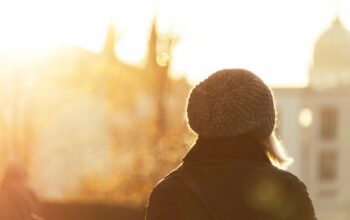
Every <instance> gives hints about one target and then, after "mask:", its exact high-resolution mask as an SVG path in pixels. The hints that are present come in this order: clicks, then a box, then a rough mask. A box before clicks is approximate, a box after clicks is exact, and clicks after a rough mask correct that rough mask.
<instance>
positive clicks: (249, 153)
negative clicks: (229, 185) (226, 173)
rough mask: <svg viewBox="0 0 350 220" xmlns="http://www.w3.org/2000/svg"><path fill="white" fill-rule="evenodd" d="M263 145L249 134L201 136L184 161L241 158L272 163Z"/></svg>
mask: <svg viewBox="0 0 350 220" xmlns="http://www.w3.org/2000/svg"><path fill="white" fill-rule="evenodd" d="M263 148H264V147H263V146H262V145H261V144H260V143H259V142H258V141H256V140H255V139H254V138H252V137H251V136H249V135H240V136H237V137H232V138H205V137H199V138H198V139H197V141H196V143H195V144H194V146H193V147H192V148H191V149H190V151H189V152H188V153H187V155H186V156H185V157H184V158H183V161H184V162H190V163H191V162H201V161H209V160H228V159H241V160H251V161H256V162H264V163H268V164H271V162H270V160H269V158H268V157H267V156H266V154H265V152H264V150H263Z"/></svg>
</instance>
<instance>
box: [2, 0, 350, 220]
mask: <svg viewBox="0 0 350 220" xmlns="http://www.w3.org/2000/svg"><path fill="white" fill-rule="evenodd" d="M349 25H350V1H347V0H308V1H303V0H293V1H291V0H265V1H259V0H231V1H225V0H216V1H213V0H207V1H206V0H177V1H174V0H129V1H121V0H120V1H119V0H98V1H97V0H89V1H82V0H60V1H53V0H46V1H44V0H29V1H28V0H27V1H24V0H12V1H6V0H0V179H1V180H2V182H4V181H5V179H6V178H5V177H6V176H7V173H8V167H11V166H12V167H13V164H14V163H15V164H16V167H17V168H16V169H15V170H17V171H18V167H21V170H23V172H24V171H25V172H26V179H27V183H28V187H29V188H31V189H32V190H33V192H34V193H35V194H36V195H37V196H38V198H39V200H40V201H41V203H42V205H43V215H44V217H46V218H47V219H75V220H79V219H116V220H122V219H128V220H133V219H135V220H136V219H143V216H144V210H145V206H146V203H147V199H148V196H149V193H150V192H151V190H152V188H153V186H154V184H156V183H157V182H158V181H159V179H160V178H162V177H163V176H164V175H165V174H166V173H168V172H170V171H171V170H172V169H174V168H176V167H177V165H179V163H181V160H182V157H183V156H184V155H185V154H186V152H187V151H188V150H189V148H190V147H191V146H192V144H193V143H194V141H195V138H196V136H195V135H194V134H193V133H191V132H190V131H189V129H188V128H187V125H186V119H185V105H186V98H187V95H188V93H189V91H190V89H191V87H192V86H193V85H195V84H196V83H198V82H200V81H201V80H203V79H204V78H206V77H207V76H208V75H209V74H211V73H213V72H214V71H216V70H218V69H222V68H233V67H240V68H247V69H249V70H251V71H253V72H255V73H256V74H258V75H259V76H260V77H261V78H263V79H264V80H265V81H266V82H267V83H268V84H269V85H271V86H272V87H273V90H274V93H275V97H276V101H277V108H278V111H279V121H278V127H277V128H276V132H277V133H278V136H279V137H280V138H281V140H282V142H283V143H284V144H285V145H286V148H287V150H288V152H289V153H290V154H291V156H292V157H294V160H295V162H294V164H293V165H292V166H291V167H290V171H291V172H293V173H294V174H296V175H297V176H298V177H300V178H301V179H302V180H303V181H304V182H305V183H306V185H307V186H308V188H309V193H310V196H311V198H312V199H313V201H314V205H315V208H316V213H317V215H318V217H319V219H321V220H323V219H325V220H326V219H332V220H333V219H339V220H340V219H341V220H345V219H349V220H350V187H348V184H349V183H350V173H349V172H348V171H347V167H348V166H349V165H350V164H349V162H348V158H349V157H350V148H349V145H350V133H349V130H350V125H349V123H348V122H349V121H350V99H349V97H350V32H349V31H348V30H349V28H350V26H349ZM9 164H10V165H9ZM10 171H11V169H10Z"/></svg>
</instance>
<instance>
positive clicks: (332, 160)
mask: <svg viewBox="0 0 350 220" xmlns="http://www.w3.org/2000/svg"><path fill="white" fill-rule="evenodd" d="M337 161H338V154H337V152H336V151H334V150H333V151H330V150H327V151H321V152H320V155H319V172H318V177H319V180H320V181H322V182H330V181H335V180H336V178H337Z"/></svg>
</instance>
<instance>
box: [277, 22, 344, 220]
mask: <svg viewBox="0 0 350 220" xmlns="http://www.w3.org/2000/svg"><path fill="white" fill-rule="evenodd" d="M309 79H310V81H309V85H308V86H307V87H306V88H274V92H275V96H276V99H277V108H278V110H279V119H280V125H279V127H278V129H277V132H278V134H279V136H280V138H281V139H282V141H283V142H284V144H285V145H286V147H287V148H288V151H289V153H290V154H291V155H292V156H293V157H294V159H295V163H294V164H293V165H292V167H291V171H292V172H293V173H295V174H296V175H297V176H299V177H300V178H302V179H303V180H304V181H305V183H306V185H307V186H308V189H309V193H310V196H311V198H312V199H313V202H314V205H315V208H316V214H317V216H318V217H319V219H320V220H329V219H332V220H346V219H347V220H349V219H350V187H349V183H350V172H349V170H348V167H349V166H350V160H349V158H350V123H349V122H350V32H349V31H348V30H347V29H346V28H345V27H344V26H343V25H342V23H341V21H340V19H339V18H338V17H336V18H335V19H334V21H333V22H332V23H331V25H330V27H329V28H328V29H327V30H326V31H325V32H324V33H323V34H322V35H321V36H320V37H319V39H318V41H317V42H316V44H315V48H314V54H313V61H312V63H311V65H310V69H309Z"/></svg>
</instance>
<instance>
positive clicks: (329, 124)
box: [320, 108, 338, 139]
mask: <svg viewBox="0 0 350 220" xmlns="http://www.w3.org/2000/svg"><path fill="white" fill-rule="evenodd" d="M337 126H338V112H337V110H336V109H335V108H324V109H322V110H321V130H320V132H321V138H322V139H333V138H335V137H336V135H337Z"/></svg>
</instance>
